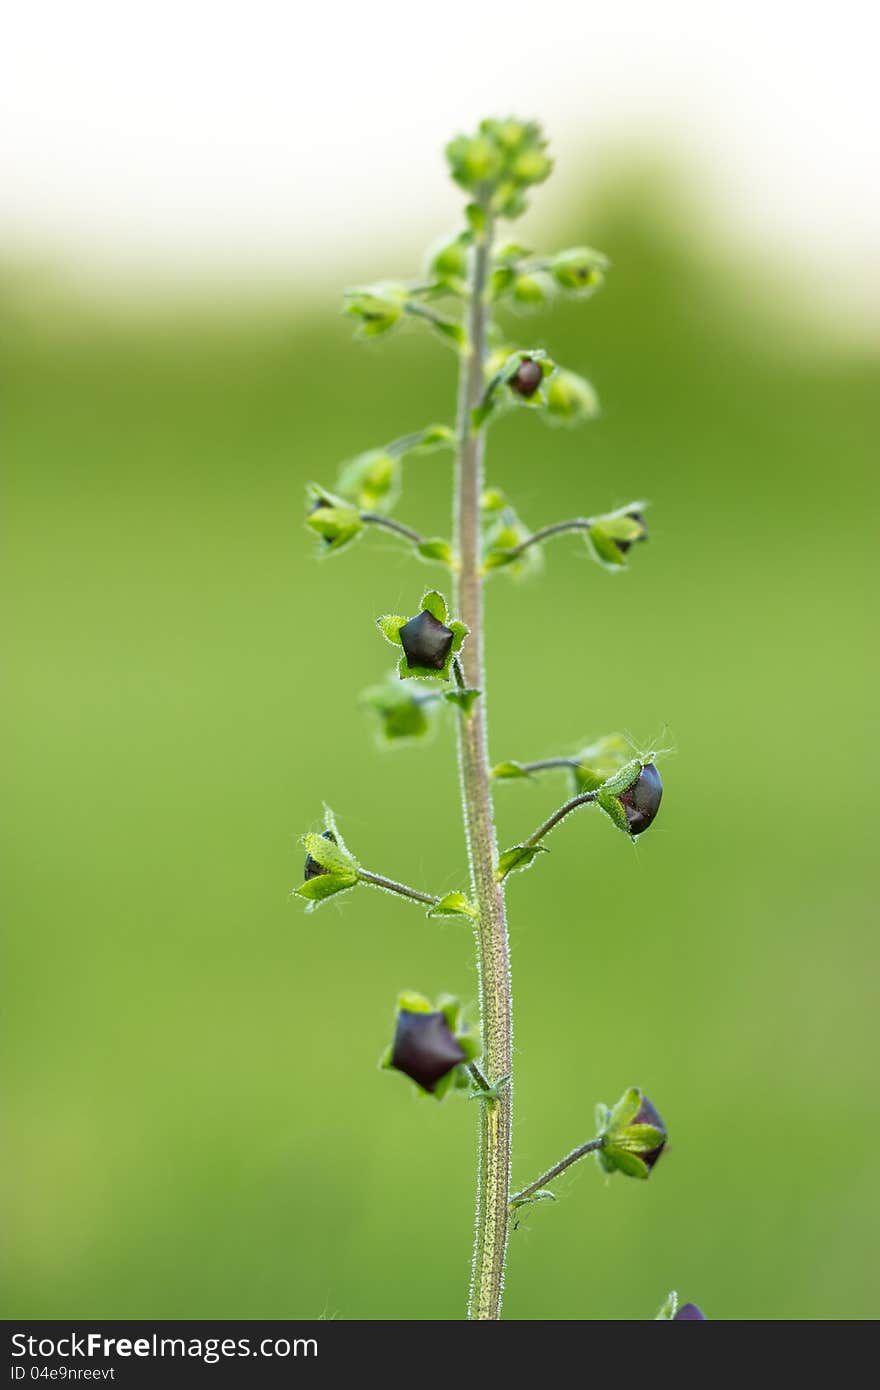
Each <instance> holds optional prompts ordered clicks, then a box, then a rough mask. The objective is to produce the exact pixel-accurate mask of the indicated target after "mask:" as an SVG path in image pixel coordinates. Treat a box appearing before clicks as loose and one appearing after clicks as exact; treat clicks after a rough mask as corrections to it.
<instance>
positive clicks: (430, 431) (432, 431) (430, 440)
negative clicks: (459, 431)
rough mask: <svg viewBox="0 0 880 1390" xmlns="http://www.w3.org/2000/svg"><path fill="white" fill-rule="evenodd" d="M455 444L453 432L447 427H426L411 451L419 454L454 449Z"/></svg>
mask: <svg viewBox="0 0 880 1390" xmlns="http://www.w3.org/2000/svg"><path fill="white" fill-rule="evenodd" d="M455 443H456V440H455V430H453V429H450V427H449V425H426V426H425V428H424V429H423V430H422V434H421V439H420V440H419V442H418V444H415V445H414V446H413V449H414V450H416V451H419V452H420V451H423V450H424V451H428V450H429V449H445V448H452V449H454V448H455ZM407 452H410V451H409V450H407Z"/></svg>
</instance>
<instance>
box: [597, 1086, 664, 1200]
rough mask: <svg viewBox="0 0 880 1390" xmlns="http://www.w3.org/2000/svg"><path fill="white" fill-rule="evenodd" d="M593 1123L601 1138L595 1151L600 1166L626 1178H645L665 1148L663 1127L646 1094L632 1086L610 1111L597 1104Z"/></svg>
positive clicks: (608, 1171)
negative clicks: (599, 1145) (601, 1143)
mask: <svg viewBox="0 0 880 1390" xmlns="http://www.w3.org/2000/svg"><path fill="white" fill-rule="evenodd" d="M596 1123H597V1125H598V1135H597V1137H598V1138H601V1139H602V1140H604V1142H603V1145H602V1147H601V1148H600V1149H598V1150H597V1152H596V1158H597V1160H598V1162H599V1165H600V1167H601V1168H602V1169H603V1170H604V1171H605V1172H606V1173H609V1174H610V1173H625V1174H626V1176H627V1177H628V1178H641V1179H645V1178H647V1177H649V1176H650V1173H651V1169H652V1168H653V1167H654V1165H655V1163H656V1162H657V1160H658V1158H659V1157H660V1155H661V1154H662V1152H663V1149H664V1148H665V1145H666V1126H665V1125H664V1123H663V1121H662V1120H661V1118H660V1116H659V1114H658V1113H657V1110H656V1109H655V1107H654V1105H653V1104H652V1103H651V1101H650V1100H648V1097H647V1096H645V1095H643V1094H642V1092H641V1091H640V1090H639V1088H638V1087H637V1086H633V1087H631V1088H630V1090H628V1091H625V1092H624V1094H623V1095H622V1096H621V1098H620V1100H619V1101H618V1102H617V1104H616V1105H615V1106H614V1108H613V1109H612V1110H609V1109H608V1107H607V1106H605V1105H597V1107H596Z"/></svg>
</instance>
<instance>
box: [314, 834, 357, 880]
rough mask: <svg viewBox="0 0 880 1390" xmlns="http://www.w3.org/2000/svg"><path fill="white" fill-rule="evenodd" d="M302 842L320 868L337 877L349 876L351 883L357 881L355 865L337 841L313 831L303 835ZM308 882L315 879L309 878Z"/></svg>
mask: <svg viewBox="0 0 880 1390" xmlns="http://www.w3.org/2000/svg"><path fill="white" fill-rule="evenodd" d="M302 842H303V845H304V846H305V850H306V853H307V854H308V855H309V857H310V858H312V859H314V861H315V863H316V864H320V865H321V868H322V869H326V870H327V872H328V873H331V874H336V875H337V876H338V877H349V878H350V879H351V882H352V883H354V882H356V881H357V865H356V864H355V862H354V860H353V859H352V857H351V855H350V854H348V853H347V852H346V851H345V850H344V849H341V848H340V846H339V844H338V843H336V844H334V842H333V841H332V840H328V839H326V838H325V837H324V836H323V835H317V834H315V833H314V832H310V833H309V834H307V835H303V837H302ZM318 877H319V878H323V877H324V875H323V874H319V875H318ZM308 882H309V883H316V882H317V879H309V880H308Z"/></svg>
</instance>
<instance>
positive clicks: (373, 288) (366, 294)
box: [342, 282, 407, 338]
mask: <svg viewBox="0 0 880 1390" xmlns="http://www.w3.org/2000/svg"><path fill="white" fill-rule="evenodd" d="M406 299H407V291H406V287H405V286H404V285H398V284H394V283H391V282H388V283H384V284H380V285H365V286H364V287H363V288H362V289H356V290H348V291H347V292H346V296H345V307H344V309H343V311H342V312H343V313H344V314H346V315H347V317H348V318H352V319H356V320H357V324H358V329H357V336H358V337H359V338H377V337H378V336H379V335H380V334H381V333H388V332H390V330H391V329H392V328H394V327H395V326H396V325H397V324H398V323H399V322H400V320H401V318H402V316H403V312H404V305H405V303H406Z"/></svg>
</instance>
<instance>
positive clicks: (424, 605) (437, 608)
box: [419, 589, 449, 623]
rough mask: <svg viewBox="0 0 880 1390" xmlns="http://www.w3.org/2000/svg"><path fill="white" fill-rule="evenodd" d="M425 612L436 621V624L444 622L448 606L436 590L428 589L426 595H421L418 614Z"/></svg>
mask: <svg viewBox="0 0 880 1390" xmlns="http://www.w3.org/2000/svg"><path fill="white" fill-rule="evenodd" d="M426 610H427V612H428V613H430V614H431V615H432V616H433V617H435V618H436V619H437V621H438V623H445V622H446V618H447V616H448V614H449V606H448V604H447V602H446V599H445V598H444V597H443V595H442V594H441V593H439V592H438V591H437V589H428V590H427V592H426V593H424V594H422V601H421V603H420V604H419V612H425V611H426Z"/></svg>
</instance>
